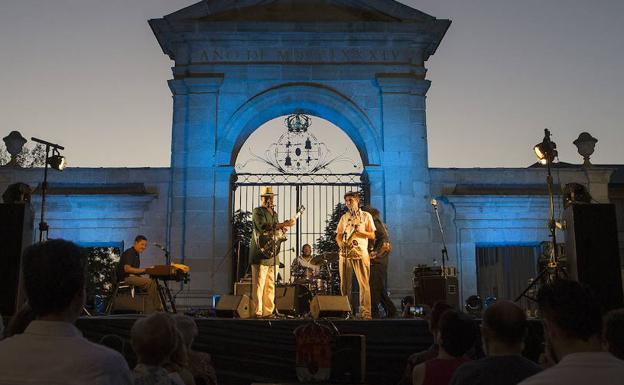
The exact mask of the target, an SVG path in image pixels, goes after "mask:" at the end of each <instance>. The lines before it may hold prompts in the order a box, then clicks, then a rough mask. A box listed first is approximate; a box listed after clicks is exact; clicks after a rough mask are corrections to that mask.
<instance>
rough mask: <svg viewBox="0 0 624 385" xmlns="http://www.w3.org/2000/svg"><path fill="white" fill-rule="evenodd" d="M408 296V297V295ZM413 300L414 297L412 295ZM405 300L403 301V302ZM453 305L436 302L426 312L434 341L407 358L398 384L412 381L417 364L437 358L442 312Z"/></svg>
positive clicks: (406, 383) (401, 384)
mask: <svg viewBox="0 0 624 385" xmlns="http://www.w3.org/2000/svg"><path fill="white" fill-rule="evenodd" d="M406 298H407V297H406ZM410 298H412V300H413V297H410ZM404 299H405V298H404ZM402 303H403V301H402V302H401V304H402ZM451 309H452V307H451V306H450V305H447V304H446V303H444V302H436V303H435V304H434V305H433V308H432V309H431V312H428V313H426V315H425V319H426V320H427V324H428V327H429V332H430V333H431V335H432V336H433V343H432V344H431V346H429V348H427V350H423V351H422V352H417V353H414V354H412V355H411V356H409V357H408V359H407V364H406V365H405V370H404V371H403V376H402V377H401V379H400V380H399V383H398V385H408V384H411V383H412V372H413V371H414V367H415V366H416V365H419V364H422V363H423V362H425V361H427V360H430V359H433V358H436V356H437V355H438V342H437V340H436V338H437V334H438V324H439V322H440V317H441V316H442V314H443V313H444V312H445V311H447V310H451Z"/></svg>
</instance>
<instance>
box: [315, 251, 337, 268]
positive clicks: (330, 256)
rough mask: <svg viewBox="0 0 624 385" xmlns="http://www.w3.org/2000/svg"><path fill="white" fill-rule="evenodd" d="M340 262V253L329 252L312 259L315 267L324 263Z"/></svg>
mask: <svg viewBox="0 0 624 385" xmlns="http://www.w3.org/2000/svg"><path fill="white" fill-rule="evenodd" d="M336 261H338V253H337V252H327V253H321V254H319V255H316V256H315V257H314V258H312V260H311V262H312V263H313V264H315V265H319V264H321V263H323V262H326V263H327V262H336Z"/></svg>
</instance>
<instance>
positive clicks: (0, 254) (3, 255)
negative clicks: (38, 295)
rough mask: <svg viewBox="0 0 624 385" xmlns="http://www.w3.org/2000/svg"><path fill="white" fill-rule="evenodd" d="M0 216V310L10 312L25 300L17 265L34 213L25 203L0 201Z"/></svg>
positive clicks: (27, 241) (27, 243)
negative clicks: (0, 202)
mask: <svg viewBox="0 0 624 385" xmlns="http://www.w3.org/2000/svg"><path fill="white" fill-rule="evenodd" d="M0 218H1V219H0V293H2V294H1V295H0V314H3V315H13V314H14V313H15V311H16V310H17V309H16V308H17V307H19V306H21V302H24V300H25V299H22V297H25V293H20V292H21V290H20V266H21V257H22V253H23V252H24V249H26V247H28V246H30V245H31V244H32V240H33V234H32V231H33V218H34V216H33V212H32V209H31V208H30V204H28V203H2V204H0ZM18 297H20V299H19V300H18Z"/></svg>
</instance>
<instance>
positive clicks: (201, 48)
mask: <svg viewBox="0 0 624 385" xmlns="http://www.w3.org/2000/svg"><path fill="white" fill-rule="evenodd" d="M308 3H310V4H308ZM449 24H450V22H449V21H448V20H438V19H436V18H434V17H432V16H429V15H426V14H424V13H422V12H419V11H417V10H415V9H412V8H409V7H406V6H404V5H401V4H400V3H397V2H395V1H377V0H375V1H370V0H369V1H361V0H360V1H357V0H352V1H344V0H334V1H318V2H314V1H312V2H307V3H306V10H305V12H303V11H302V9H300V7H299V6H298V5H297V3H294V2H282V1H277V0H276V1H269V2H266V1H259V0H258V1H244V2H237V3H236V4H234V3H233V2H220V1H213V0H204V1H201V2H199V3H197V4H195V5H193V6H190V7H187V8H185V9H183V10H180V11H178V12H175V13H173V14H170V15H168V16H165V17H164V18H162V19H156V20H150V26H151V27H152V29H153V31H154V33H155V35H156V37H157V39H158V41H159V43H160V45H161V47H162V48H163V51H164V52H165V53H166V54H167V55H169V57H171V58H172V59H173V60H175V66H174V68H173V75H174V77H173V79H172V80H170V81H169V86H170V88H171V91H172V93H173V105H174V113H173V115H174V116H173V129H172V156H171V159H172V161H171V189H170V191H171V193H170V197H169V200H170V220H169V228H168V233H169V243H170V246H171V250H173V251H174V253H175V254H177V255H183V256H185V257H186V258H187V262H188V263H189V264H190V265H191V267H192V268H193V271H194V272H195V273H194V275H193V276H194V281H195V282H197V283H194V285H193V286H194V288H197V287H201V288H202V289H206V290H208V291H213V292H227V291H230V282H228V280H227V278H224V277H229V276H230V274H229V272H225V271H223V269H224V268H227V266H228V264H227V263H223V261H224V259H227V257H228V250H229V248H230V241H229V239H228V236H227V234H229V213H230V210H229V209H230V202H229V196H228V191H229V183H230V177H231V175H232V174H233V162H234V159H235V158H236V154H237V153H238V151H239V149H240V146H241V145H242V143H244V141H245V139H246V138H247V137H248V136H249V135H250V134H251V132H252V131H253V130H254V129H255V128H256V127H258V126H260V125H261V124H262V123H264V122H266V121H268V120H270V119H271V118H275V117H277V116H280V115H284V114H288V113H292V112H295V111H298V112H304V113H308V114H311V115H316V116H319V117H322V118H324V119H327V120H329V121H330V122H332V123H334V124H335V125H337V126H338V127H341V128H343V129H344V131H345V132H346V133H347V135H348V136H349V137H350V138H351V140H352V141H353V142H354V143H355V145H356V146H357V148H358V149H359V152H360V155H361V158H362V160H363V162H364V169H365V173H366V174H367V177H368V180H369V183H370V198H371V203H372V204H373V205H374V206H375V207H378V208H380V209H381V211H382V213H384V215H385V218H386V222H387V224H388V226H389V228H390V231H391V233H392V234H393V244H394V254H395V257H393V258H395V259H396V262H395V263H393V265H392V266H391V267H390V271H389V282H390V283H391V285H390V286H391V290H393V289H399V290H394V291H395V292H396V293H399V294H400V293H401V290H403V291H405V292H409V291H411V290H410V286H411V277H410V276H409V274H407V275H406V272H408V271H411V267H413V266H414V265H415V264H417V263H419V261H420V262H421V263H422V262H424V261H425V260H426V258H429V255H430V249H431V221H430V217H429V214H428V210H427V208H428V206H429V205H428V197H429V195H430V191H429V169H428V163H427V162H428V161H427V132H426V121H425V95H426V92H427V90H428V88H429V85H430V83H429V81H428V80H425V74H426V69H425V67H424V63H425V61H426V60H427V59H428V58H429V56H430V55H432V54H433V53H434V52H435V50H436V48H437V46H438V44H439V43H440V40H441V39H442V37H443V36H444V34H445V32H446V29H447V28H448V27H449Z"/></svg>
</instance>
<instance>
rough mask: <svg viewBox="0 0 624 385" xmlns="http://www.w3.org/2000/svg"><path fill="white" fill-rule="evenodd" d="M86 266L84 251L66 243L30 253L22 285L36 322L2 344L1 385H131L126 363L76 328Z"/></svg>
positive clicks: (59, 241)
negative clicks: (6, 384) (16, 384)
mask: <svg viewBox="0 0 624 385" xmlns="http://www.w3.org/2000/svg"><path fill="white" fill-rule="evenodd" d="M85 263H86V258H85V257H84V255H83V253H82V250H81V249H80V248H79V247H78V246H76V245H75V244H74V243H72V242H68V241H64V240H62V239H56V240H51V241H47V242H44V243H37V244H35V245H33V246H30V247H29V248H28V249H26V251H25V252H24V257H23V259H22V268H23V279H24V286H25V290H26V295H27V297H28V303H29V304H30V306H31V307H32V310H33V311H34V313H35V314H36V315H37V318H36V319H35V320H34V321H32V322H31V323H30V324H29V325H28V327H27V328H26V330H25V331H24V333H23V334H18V335H14V336H13V337H10V338H7V339H4V340H2V341H0V383H3V384H4V383H11V384H13V383H29V384H68V383H72V384H111V385H113V384H132V375H131V373H130V370H129V369H128V365H127V364H126V361H125V360H124V358H123V357H122V356H121V355H120V354H119V353H117V352H115V351H113V350H111V349H109V348H107V347H104V346H101V345H97V344H94V343H92V342H89V341H88V340H87V339H85V338H84V337H83V336H82V333H80V331H79V330H78V329H77V328H76V327H75V326H74V322H75V321H76V319H77V318H78V317H79V316H80V313H81V311H82V308H83V305H84V301H85Z"/></svg>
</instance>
